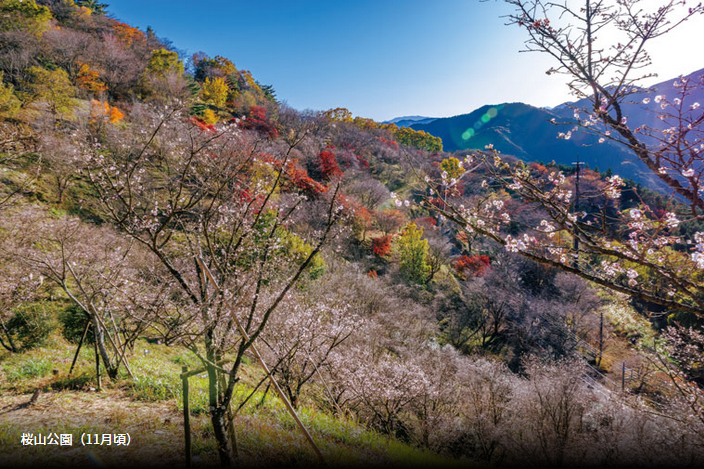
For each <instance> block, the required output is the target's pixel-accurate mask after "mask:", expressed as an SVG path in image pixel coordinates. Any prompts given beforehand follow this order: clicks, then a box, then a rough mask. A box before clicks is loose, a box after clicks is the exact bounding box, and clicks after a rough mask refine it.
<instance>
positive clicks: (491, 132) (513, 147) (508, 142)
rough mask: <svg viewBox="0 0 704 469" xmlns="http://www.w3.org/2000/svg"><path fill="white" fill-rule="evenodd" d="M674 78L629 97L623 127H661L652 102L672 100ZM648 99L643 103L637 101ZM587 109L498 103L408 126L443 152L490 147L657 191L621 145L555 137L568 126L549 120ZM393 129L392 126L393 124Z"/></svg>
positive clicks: (581, 136) (703, 95)
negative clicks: (436, 140)
mask: <svg viewBox="0 0 704 469" xmlns="http://www.w3.org/2000/svg"><path fill="white" fill-rule="evenodd" d="M703 74H704V69H702V70H699V71H697V72H694V73H692V74H690V75H689V78H692V79H695V78H698V77H699V76H701V75H703ZM673 82H674V79H672V80H668V81H665V82H662V83H660V84H658V85H655V86H654V87H653V88H654V89H655V91H653V92H650V91H648V90H643V91H642V92H641V93H636V94H634V95H633V96H632V100H633V104H624V106H623V109H624V114H625V115H627V116H628V119H629V120H628V125H630V126H633V127H636V126H639V125H641V124H646V125H648V126H651V127H655V128H663V126H664V124H663V123H662V122H661V121H660V120H659V119H657V114H658V113H657V112H656V111H660V105H659V104H657V103H656V102H655V100H654V97H655V96H656V95H658V94H664V95H665V96H667V97H668V99H670V100H673V99H674V98H675V97H676V92H677V90H676V89H675V88H674V86H673ZM646 97H650V98H651V101H650V103H648V104H643V103H642V100H643V99H644V98H646ZM695 101H699V102H701V103H702V104H704V91H702V90H699V91H698V94H697V95H693V96H692V97H690V98H688V102H690V103H692V102H695ZM585 105H587V103H586V100H585V101H578V102H575V103H565V104H561V105H559V106H556V107H554V108H552V109H546V108H537V107H534V106H530V105H528V104H524V103H504V104H498V105H487V106H482V107H480V108H479V109H476V110H475V111H472V112H471V113H469V114H462V115H459V116H454V117H444V118H438V119H434V120H433V121H431V122H420V121H418V122H415V123H412V124H411V127H412V128H413V129H416V130H424V131H426V132H428V133H430V134H432V135H435V136H436V137H440V138H441V139H442V141H443V147H444V149H445V150H446V151H456V150H471V149H484V147H485V146H486V145H487V144H490V143H491V144H493V145H494V147H495V148H497V149H498V150H499V151H501V152H502V153H506V154H510V155H514V156H516V157H519V158H521V159H523V160H525V161H544V162H548V161H552V160H554V161H555V162H557V163H562V164H571V163H572V162H574V161H577V160H579V161H583V162H586V163H587V164H588V165H589V166H590V167H591V168H594V167H598V168H599V169H600V170H602V171H603V170H606V169H607V168H611V169H612V170H613V171H614V172H616V173H618V174H620V175H621V176H624V177H628V178H631V179H634V180H636V181H639V182H642V183H644V184H646V185H648V186H650V187H653V188H655V187H657V186H658V185H659V184H660V182H659V180H658V179H657V178H655V177H654V176H653V175H652V174H651V172H650V171H649V170H647V168H645V165H644V164H643V163H641V162H640V160H638V159H637V157H635V156H634V155H633V154H632V153H631V152H629V151H628V150H627V149H626V148H625V147H624V146H622V145H619V144H617V143H614V142H608V141H607V142H605V143H602V144H599V143H598V142H597V138H596V137H594V136H591V135H588V134H586V133H584V132H582V131H577V132H573V133H572V135H571V138H570V139H569V140H564V139H558V138H557V135H558V133H559V132H565V133H566V132H567V131H568V130H570V129H571V124H568V125H555V124H552V123H551V122H550V121H551V119H555V120H556V121H557V122H568V123H573V122H574V117H573V114H574V110H573V108H574V107H578V108H579V107H583V106H585ZM397 125H398V124H397Z"/></svg>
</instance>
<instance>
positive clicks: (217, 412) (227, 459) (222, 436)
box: [210, 407, 235, 466]
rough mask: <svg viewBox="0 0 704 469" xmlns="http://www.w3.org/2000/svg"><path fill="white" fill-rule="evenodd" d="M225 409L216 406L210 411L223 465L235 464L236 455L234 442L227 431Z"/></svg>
mask: <svg viewBox="0 0 704 469" xmlns="http://www.w3.org/2000/svg"><path fill="white" fill-rule="evenodd" d="M225 414H226V412H225V410H223V409H220V408H219V407H218V408H215V409H213V410H211V411H210V417H211V422H212V424H213V433H214V434H215V441H216V442H217V444H218V456H220V465H221V466H234V465H235V456H234V451H233V447H232V442H231V441H230V437H229V435H228V431H227V422H226V421H225Z"/></svg>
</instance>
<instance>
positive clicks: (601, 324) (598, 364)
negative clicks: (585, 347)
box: [596, 310, 604, 368]
mask: <svg viewBox="0 0 704 469" xmlns="http://www.w3.org/2000/svg"><path fill="white" fill-rule="evenodd" d="M603 355H604V311H603V310H602V311H601V314H600V315H599V360H598V361H597V362H596V367H597V368H601V358H602V356H603Z"/></svg>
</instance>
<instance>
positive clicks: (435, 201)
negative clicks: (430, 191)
mask: <svg viewBox="0 0 704 469" xmlns="http://www.w3.org/2000/svg"><path fill="white" fill-rule="evenodd" d="M428 202H430V203H431V204H433V205H435V206H436V207H437V208H439V209H441V210H445V209H446V208H447V205H446V204H445V202H444V201H443V200H442V199H440V198H438V197H431V198H430V199H428Z"/></svg>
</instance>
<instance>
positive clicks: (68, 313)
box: [59, 305, 93, 344]
mask: <svg viewBox="0 0 704 469" xmlns="http://www.w3.org/2000/svg"><path fill="white" fill-rule="evenodd" d="M88 320H89V319H88V316H87V315H86V313H84V312H83V310H82V309H81V308H80V307H78V306H76V305H71V306H69V307H68V308H66V309H65V310H64V311H63V312H62V313H61V315H60V316H59V322H61V325H62V326H63V330H62V331H61V335H63V336H64V339H66V340H68V341H69V342H72V343H74V344H77V343H78V342H80V340H81V336H82V335H83V330H84V329H85V327H86V322H87V321H88ZM85 341H86V343H89V344H92V343H93V328H92V327H91V328H89V329H88V333H87V334H86V338H85Z"/></svg>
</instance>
